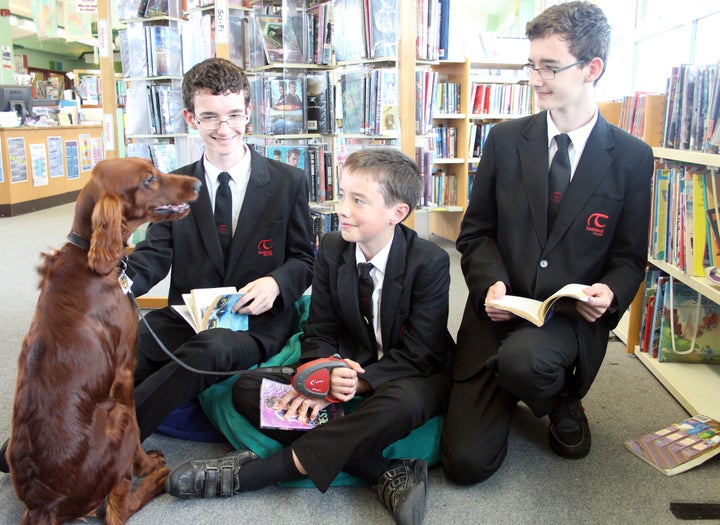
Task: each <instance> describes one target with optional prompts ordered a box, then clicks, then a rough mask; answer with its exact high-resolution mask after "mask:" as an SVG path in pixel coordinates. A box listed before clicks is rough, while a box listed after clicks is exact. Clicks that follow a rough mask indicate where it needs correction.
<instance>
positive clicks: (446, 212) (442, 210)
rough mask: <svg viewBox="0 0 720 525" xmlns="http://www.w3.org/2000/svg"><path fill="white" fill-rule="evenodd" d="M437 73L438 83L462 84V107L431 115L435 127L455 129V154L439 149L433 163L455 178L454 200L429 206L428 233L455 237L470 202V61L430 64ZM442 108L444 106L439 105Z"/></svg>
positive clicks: (449, 237)
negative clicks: (444, 154)
mask: <svg viewBox="0 0 720 525" xmlns="http://www.w3.org/2000/svg"><path fill="white" fill-rule="evenodd" d="M431 69H432V71H434V72H436V73H437V74H438V82H439V83H452V84H455V85H457V86H459V91H460V93H459V107H458V108H457V110H456V111H451V112H438V113H434V114H433V115H432V120H433V126H435V127H440V128H449V129H455V130H456V147H455V154H454V156H442V155H438V153H437V152H436V155H435V158H434V161H433V164H434V168H435V169H437V170H442V171H443V172H444V173H445V174H446V175H447V176H448V177H453V178H454V181H455V192H454V193H455V199H454V200H455V202H454V203H452V202H442V201H440V202H437V203H435V205H433V206H428V207H427V212H429V214H430V216H429V232H430V233H433V234H435V235H438V236H440V237H443V238H446V239H450V240H455V239H456V238H457V236H458V234H459V233H460V222H461V220H462V215H463V212H464V211H465V208H466V207H467V201H468V127H469V121H468V117H469V114H470V106H469V104H470V96H469V88H470V86H469V79H470V62H469V61H468V60H465V61H441V62H439V63H437V64H434V65H432V66H431ZM438 106H439V107H440V109H441V111H442V109H443V107H442V105H439V104H436V107H438Z"/></svg>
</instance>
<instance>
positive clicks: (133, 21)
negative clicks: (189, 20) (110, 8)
mask: <svg viewBox="0 0 720 525" xmlns="http://www.w3.org/2000/svg"><path fill="white" fill-rule="evenodd" d="M169 6H170V9H169V14H167V15H159V16H151V17H135V18H125V19H122V20H121V22H122V23H123V24H124V26H125V27H124V29H123V30H122V31H121V32H120V35H121V36H120V53H121V58H122V61H123V81H124V82H125V85H126V91H125V118H124V131H125V142H126V148H127V154H128V155H129V156H139V157H148V158H152V159H153V161H154V162H155V164H156V165H157V166H158V167H159V168H160V169H162V170H163V171H172V170H173V169H176V168H178V167H180V166H182V165H184V164H187V163H189V162H190V158H191V143H192V141H191V139H190V136H189V134H188V129H187V125H186V123H185V120H184V119H183V116H182V108H183V104H182V90H181V85H182V75H183V61H182V41H181V34H182V30H183V25H184V24H185V23H186V21H185V20H184V19H183V18H181V15H182V14H181V13H178V12H174V11H175V10H176V9H175V10H174V9H173V6H176V8H177V3H176V2H169Z"/></svg>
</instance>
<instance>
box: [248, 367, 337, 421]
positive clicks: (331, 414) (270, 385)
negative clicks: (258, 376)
mask: <svg viewBox="0 0 720 525" xmlns="http://www.w3.org/2000/svg"><path fill="white" fill-rule="evenodd" d="M292 389H293V388H292V386H290V385H286V384H284V383H279V382H277V381H273V380H272V379H268V378H267V377H264V378H263V380H262V385H261V386H260V427H261V428H277V429H280V430H310V429H311V428H315V427H316V426H318V425H322V424H323V423H327V422H328V421H330V420H331V419H335V418H337V417H341V416H343V415H344V414H345V413H344V411H343V406H342V403H330V404H329V405H328V406H326V407H325V408H323V409H322V410H321V411H320V413H319V414H318V415H317V417H316V418H315V419H312V420H310V421H308V422H307V423H303V422H302V421H299V420H298V419H288V420H286V419H284V417H283V416H284V415H285V411H284V410H280V409H278V408H277V403H278V402H279V401H280V400H281V399H282V398H283V397H284V396H285V394H287V393H288V392H290V391H291V390H292Z"/></svg>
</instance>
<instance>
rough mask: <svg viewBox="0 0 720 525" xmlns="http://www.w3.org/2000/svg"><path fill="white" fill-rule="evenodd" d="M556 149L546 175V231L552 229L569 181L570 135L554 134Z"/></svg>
mask: <svg viewBox="0 0 720 525" xmlns="http://www.w3.org/2000/svg"><path fill="white" fill-rule="evenodd" d="M555 143H556V144H557V151H556V152H555V156H554V157H553V160H552V164H550V175H549V177H548V189H549V196H548V231H550V230H551V229H552V226H553V223H554V222H555V217H557V213H558V210H559V209H560V203H561V202H562V199H563V195H564V194H565V190H566V189H567V186H568V184H569V183H570V155H569V154H568V146H569V145H570V137H569V136H568V135H567V134H566V133H561V134H559V135H555Z"/></svg>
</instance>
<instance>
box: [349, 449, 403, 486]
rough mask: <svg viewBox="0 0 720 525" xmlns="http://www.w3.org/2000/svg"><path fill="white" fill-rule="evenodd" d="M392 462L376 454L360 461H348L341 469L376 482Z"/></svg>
mask: <svg viewBox="0 0 720 525" xmlns="http://www.w3.org/2000/svg"><path fill="white" fill-rule="evenodd" d="M392 464H393V462H392V461H390V460H389V459H385V458H384V457H383V456H382V455H380V454H377V455H376V456H373V457H369V458H363V459H362V461H354V462H351V463H348V464H347V465H345V466H344V467H343V470H344V471H345V472H347V473H348V474H352V475H353V476H357V477H358V478H362V479H364V480H366V481H369V482H370V483H376V482H377V480H378V479H380V476H382V473H383V472H385V471H386V470H387V469H389V468H390V467H391V466H392Z"/></svg>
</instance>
